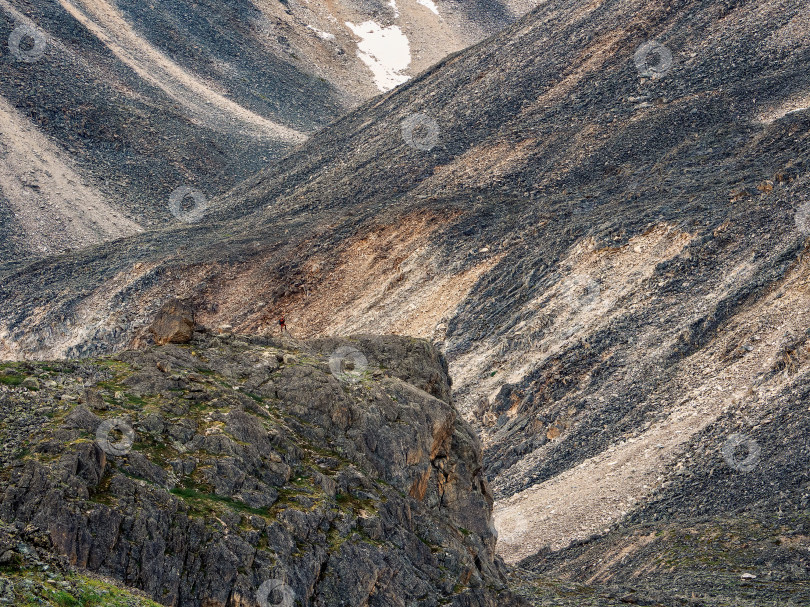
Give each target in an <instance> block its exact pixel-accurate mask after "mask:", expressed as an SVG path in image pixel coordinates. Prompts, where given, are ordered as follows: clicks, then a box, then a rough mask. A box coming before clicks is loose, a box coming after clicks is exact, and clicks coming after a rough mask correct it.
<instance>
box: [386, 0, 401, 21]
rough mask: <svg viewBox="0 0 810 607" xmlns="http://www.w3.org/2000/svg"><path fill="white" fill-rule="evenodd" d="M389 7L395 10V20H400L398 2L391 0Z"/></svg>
mask: <svg viewBox="0 0 810 607" xmlns="http://www.w3.org/2000/svg"><path fill="white" fill-rule="evenodd" d="M388 6H390V7H391V8H392V9H394V19H399V8H397V0H390V2H389V3H388Z"/></svg>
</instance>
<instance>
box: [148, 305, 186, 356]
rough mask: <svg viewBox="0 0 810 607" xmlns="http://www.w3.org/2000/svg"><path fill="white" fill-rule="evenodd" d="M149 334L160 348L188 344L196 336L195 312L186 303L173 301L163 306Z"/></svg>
mask: <svg viewBox="0 0 810 607" xmlns="http://www.w3.org/2000/svg"><path fill="white" fill-rule="evenodd" d="M149 332H150V333H151V334H152V336H153V337H154V339H155V343H156V344H158V345H159V346H162V345H165V344H187V343H188V342H190V341H191V336H192V335H193V334H194V310H193V309H192V308H191V306H190V305H189V304H188V303H186V302H183V301H180V300H179V299H171V300H169V301H167V302H166V303H165V304H163V307H162V308H161V309H160V311H159V312H158V313H157V316H155V320H153V321H152V324H151V326H150V327H149Z"/></svg>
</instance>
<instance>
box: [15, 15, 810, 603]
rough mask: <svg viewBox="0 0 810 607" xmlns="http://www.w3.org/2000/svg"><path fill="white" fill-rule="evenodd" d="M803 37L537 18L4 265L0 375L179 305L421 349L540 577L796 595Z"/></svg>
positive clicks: (778, 21) (665, 591) (678, 597)
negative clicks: (208, 191)
mask: <svg viewBox="0 0 810 607" xmlns="http://www.w3.org/2000/svg"><path fill="white" fill-rule="evenodd" d="M809 31H810V14H809V13H808V9H807V6H806V4H805V3H802V2H798V1H795V0H794V1H760V2H753V1H751V2H744V1H742V0H737V1H725V2H708V1H705V2H701V1H688V0H683V1H679V2H653V3H647V2H644V3H642V2H632V1H628V0H615V1H606V2H590V3H588V2H574V1H571V2H554V3H546V4H543V5H541V6H539V7H538V8H537V9H536V10H535V11H533V12H532V13H531V14H529V15H528V16H527V17H525V18H524V19H522V20H521V21H520V22H518V23H517V24H515V25H514V26H512V27H510V28H508V29H506V30H505V31H503V32H502V33H500V34H497V35H496V36H494V37H492V38H490V39H488V40H487V41H485V42H483V43H481V44H479V45H477V46H475V47H473V48H471V49H468V50H466V51H463V52H461V53H457V54H455V55H452V56H450V57H449V58H447V59H446V60H444V61H442V62H441V63H440V64H439V65H438V66H436V67H435V68H432V69H430V70H428V71H427V72H426V73H424V74H422V75H421V76H420V77H418V78H416V79H414V80H412V81H410V82H408V83H406V84H405V85H403V86H401V87H400V88H398V89H397V90H396V91H394V92H393V93H390V94H388V95H386V96H384V97H381V98H377V99H374V100H371V101H369V102H367V103H366V104H365V105H363V106H362V107H361V108H359V109H358V110H357V111H355V112H353V113H352V114H350V115H349V116H347V117H345V118H343V119H341V120H339V121H338V122H336V123H335V124H333V125H331V126H330V127H329V128H327V129H324V130H323V131H321V132H319V133H317V134H316V135H314V136H313V137H311V138H310V140H309V141H308V142H307V143H306V144H304V145H303V146H302V147H300V148H299V149H298V150H296V151H295V152H294V153H293V154H292V155H290V156H289V157H287V158H286V159H285V160H284V161H283V162H280V163H277V164H275V165H273V166H271V167H270V168H268V169H267V170H264V171H262V172H261V173H259V174H257V175H256V176H254V177H251V178H250V179H248V180H247V181H245V182H244V183H242V184H240V185H239V186H237V187H236V188H234V189H233V190H232V191H230V192H229V193H228V194H226V195H224V196H222V197H221V198H219V199H217V200H216V201H215V202H214V203H213V204H212V205H211V208H210V209H209V210H208V213H207V214H206V216H205V217H204V218H203V219H202V220H201V221H200V222H199V223H197V224H194V225H190V226H187V227H184V228H183V229H166V230H162V231H151V232H148V233H145V234H143V235H138V236H134V237H130V238H127V239H124V240H121V241H117V242H115V243H112V244H106V245H101V246H98V247H95V248H92V249H88V250H85V251H81V252H77V253H72V254H70V255H64V256H61V257H57V258H51V259H47V260H42V261H39V262H35V263H22V262H18V263H16V264H6V265H5V266H4V267H3V270H2V276H1V277H0V278H1V279H2V280H1V281H0V293H2V304H0V305H2V318H3V321H2V322H3V325H2V327H0V339H2V342H0V343H1V344H2V352H3V356H4V357H5V358H7V359H20V358H40V359H42V358H59V357H69V358H76V357H84V356H89V355H95V354H98V353H102V352H110V351H115V350H119V349H122V348H125V347H127V346H131V345H139V344H143V343H145V342H146V341H147V340H148V336H147V334H146V332H145V327H146V326H147V324H148V322H149V321H150V319H151V318H152V317H153V316H154V314H155V312H156V311H157V309H158V308H159V307H160V305H161V304H162V302H164V301H165V300H167V299H168V298H170V297H175V296H176V297H182V298H187V299H188V300H189V301H190V302H192V304H193V305H194V307H195V309H196V311H197V319H198V321H199V322H201V323H202V324H204V325H207V326H209V327H210V328H212V329H215V328H216V327H219V326H221V325H223V324H228V325H232V327H233V329H234V330H235V331H236V332H240V333H246V334H257V333H258V334H263V333H268V334H269V333H272V332H274V331H276V330H277V324H276V322H277V319H278V317H279V315H281V314H285V315H286V318H287V323H288V326H289V327H290V330H291V331H292V333H293V334H294V335H295V336H296V337H316V336H322V335H328V334H349V333H361V332H383V333H385V332H391V333H399V334H409V335H417V336H423V337H430V338H432V339H434V340H435V341H436V342H437V343H438V344H440V346H441V347H442V348H443V350H444V352H445V353H446V355H447V357H448V359H449V363H450V373H451V375H452V376H453V379H454V389H455V394H456V399H457V403H458V405H459V407H460V408H461V410H462V413H463V414H464V416H465V417H466V418H467V421H469V422H470V423H472V424H473V426H474V427H475V428H476V429H477V430H478V431H479V432H480V433H481V436H482V437H483V443H484V447H485V453H484V463H485V466H486V469H487V473H488V475H489V478H490V481H491V483H492V487H493V491H494V494H495V498H496V504H495V521H496V525H497V527H498V529H499V531H500V538H499V544H498V549H499V551H500V553H501V554H502V555H503V557H504V559H505V560H507V561H508V562H511V563H522V566H523V567H524V568H525V569H526V570H527V571H528V570H531V573H530V574H529V573H527V574H526V575H527V576H528V577H527V578H525V579H526V580H528V581H526V584H527V588H533V589H535V590H536V589H537V588H546V586H543V585H542V583H540V582H538V581H537V580H538V579H539V580H543V579H545V578H544V577H543V576H547V575H550V576H553V577H555V578H558V579H559V578H564V579H566V580H568V581H569V582H570V583H571V584H574V583H575V582H576V583H580V582H581V583H588V584H598V585H600V587H608V586H611V585H614V586H615V585H618V586H619V587H621V586H622V585H627V586H631V588H630V589H628V590H626V593H627V596H626V597H625V596H624V595H618V594H617V595H616V596H619V597H620V598H621V597H624V598H628V600H629V602H632V601H636V602H641V603H642V604H644V603H643V602H642V601H647V603H648V604H656V602H658V603H661V604H673V605H674V604H682V601H687V602H688V601H692V602H693V603H694V604H696V605H697V604H704V605H729V604H734V605H745V606H746V607H748V606H751V607H753V606H754V605H756V606H760V605H768V604H773V605H775V604H785V603H787V604H790V603H789V602H790V601H792V602H794V603H795V604H797V605H798V604H806V603H807V602H808V597H807V588H808V586H807V581H808V553H807V545H808V538H809V537H810V526H809V525H810V518H808V496H809V495H810V484H809V483H810V477H809V476H808V470H810V448H808V445H807V439H806V436H807V435H808V413H807V411H808V409H809V408H810V402H809V401H810V398H809V397H808V388H807V386H808V382H807V378H808V375H807V374H808V362H807V361H808V357H810V350H808V341H807V340H808V332H807V330H808V327H810V322H809V321H810V318H808V316H809V315H810V312H808V310H810V306H809V305H808V304H810V290H808V265H807V264H808V258H807V255H806V242H807V236H808V234H809V233H810V225H808V206H807V204H808V197H807V195H806V188H807V184H808V179H809V178H810V176H808V174H807V173H808V165H807V162H808V158H807V153H808V143H810V135H809V134H808V127H810V112H808V110H807V107H808V104H810V76H809V75H808V74H810V71H808V69H807V68H808V65H810V36H808V32H809ZM572 542H573V544H572ZM534 576H540V577H539V578H537V577H534ZM535 590H529V591H531V592H534V591H535ZM630 590H635V591H636V592H631V591H630ZM571 592H573V593H574V594H573V595H566V596H576V597H579V598H577V599H576V602H575V603H574V604H587V603H584V601H585V600H591V599H593V600H594V601H597V600H601V598H599V596H601V595H599V596H597V594H589V591H587V589H582V588H579V587H578V586H577V587H576V588H574V590H571ZM578 592H581V594H577V593H578ZM610 592H613V591H612V590H611V591H610ZM617 592H618V591H617ZM622 592H625V591H624V590H622ZM642 594H643V596H641V595H642ZM645 597H646V598H645ZM558 598H559V597H557V599H558ZM557 599H555V600H557ZM538 600H545V599H543V598H539V599H538ZM560 600H562V599H560ZM572 600H573V599H572ZM606 600H607V599H606ZM611 600H612V599H611ZM616 600H617V601H618V600H619V599H618V598H617V599H616ZM732 601H733V602H732ZM594 604H595V603H594Z"/></svg>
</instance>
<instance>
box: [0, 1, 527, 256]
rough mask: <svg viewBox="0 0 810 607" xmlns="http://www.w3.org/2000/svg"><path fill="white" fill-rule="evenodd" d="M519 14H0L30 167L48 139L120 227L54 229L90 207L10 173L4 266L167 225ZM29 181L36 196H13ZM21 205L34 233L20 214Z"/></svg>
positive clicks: (368, 9) (0, 90) (210, 8)
mask: <svg viewBox="0 0 810 607" xmlns="http://www.w3.org/2000/svg"><path fill="white" fill-rule="evenodd" d="M521 5H522V3H521V2H519V1H515V2H513V3H511V4H510V3H502V2H491V3H465V4H464V5H463V6H459V5H458V3H456V2H442V1H441V0H440V1H439V2H438V4H434V3H432V2H431V3H425V2H422V3H419V2H417V1H416V0H401V1H400V2H399V4H396V3H393V4H390V3H387V2H382V0H380V1H372V2H363V3H355V2H351V1H343V0H338V1H335V2H330V3H326V4H325V5H321V4H314V5H311V6H310V5H309V4H307V3H298V2H293V3H286V2H283V3H282V2H276V1H275V0H267V1H261V2H249V1H239V2H228V3H221V2H202V3H199V2H184V1H178V2H169V3H161V4H160V5H159V6H158V5H155V4H154V3H150V2H145V1H137V2H127V3H116V2H112V1H107V0H64V1H60V2H57V3H49V2H39V1H34V2H18V1H17V0H2V2H0V15H2V19H0V40H2V41H3V53H2V55H1V56H0V72H1V73H2V75H3V77H2V79H0V103H2V104H3V106H4V107H6V108H8V107H11V108H12V109H13V110H15V111H16V114H15V118H14V120H15V121H24V122H22V123H21V124H23V125H24V126H23V127H22V128H23V131H24V132H30V133H31V136H30V138H31V142H30V145H31V147H32V148H33V149H32V152H31V153H30V154H29V155H28V156H27V157H26V160H28V161H30V162H36V156H35V154H36V150H37V149H39V147H41V146H40V145H39V143H38V142H39V140H41V139H43V138H46V139H49V140H50V142H51V143H50V145H52V146H57V147H59V148H62V152H63V153H64V154H65V155H69V156H71V158H72V161H73V162H74V163H75V166H74V167H73V169H72V170H74V171H76V172H77V173H78V175H79V177H78V178H77V179H74V180H73V181H77V182H78V181H81V182H84V185H83V187H84V188H89V189H90V190H91V191H92V194H91V198H93V199H101V200H104V204H105V205H107V206H110V207H111V209H112V211H111V213H112V215H113V216H116V217H117V216H124V217H126V218H127V221H126V222H125V223H127V227H126V228H123V227H116V224H122V222H123V220H120V221H119V220H118V219H116V220H115V221H113V220H110V221H106V220H103V219H102V220H101V225H100V226H98V227H97V228H94V231H89V230H87V229H73V230H70V229H68V230H66V231H64V232H60V230H58V229H56V228H52V227H50V226H51V225H52V224H59V223H62V222H64V221H73V222H74V223H77V224H84V223H85V221H84V218H83V215H86V214H88V213H92V212H93V208H95V207H96V206H98V205H97V203H96V202H95V201H94V202H92V203H88V204H87V205H84V204H83V202H82V199H83V196H80V195H79V190H77V189H75V188H70V187H61V188H60V186H59V185H58V184H52V183H49V177H48V175H47V174H46V169H42V168H41V167H36V166H34V167H32V168H30V169H25V168H22V167H17V163H16V162H14V161H13V159H12V161H10V162H9V163H8V164H9V165H10V167H11V168H12V171H11V172H10V174H4V175H3V181H2V182H0V193H1V194H2V196H1V197H0V205H2V206H0V214H2V216H3V223H2V226H1V227H0V229H2V232H3V235H4V238H3V243H2V244H0V256H2V258H4V259H11V258H13V257H15V256H19V255H38V256H40V255H43V254H58V253H61V252H62V251H64V249H76V248H80V247H82V246H85V245H88V244H92V243H94V242H98V241H99V240H105V239H108V238H110V237H116V236H120V235H125V234H131V233H133V232H136V231H138V230H137V228H138V227H139V226H140V227H142V228H151V227H157V226H163V225H166V224H169V223H177V221H178V219H177V218H176V217H175V216H173V213H172V212H171V210H170V207H169V201H170V196H171V195H172V193H173V192H175V191H177V189H178V188H181V187H188V188H194V189H195V190H197V191H199V192H200V195H201V196H203V197H204V198H205V200H206V203H207V199H210V198H211V197H213V196H214V195H216V194H218V193H221V192H223V191H224V190H226V189H228V188H229V187H231V186H233V185H234V184H235V183H238V182H239V181H241V180H242V179H244V178H245V177H247V176H249V175H251V174H253V173H255V172H256V171H258V170H259V169H260V168H262V167H264V166H266V165H267V164H268V162H270V161H272V160H275V159H278V158H280V157H281V156H283V154H284V153H285V152H287V151H288V150H289V149H290V148H291V147H293V146H295V145H297V144H299V143H301V142H303V141H305V140H306V137H307V136H308V135H309V134H311V133H312V132H314V131H317V130H318V129H320V128H322V127H323V126H324V125H326V124H329V123H330V122H332V121H333V120H335V119H336V118H337V117H339V116H341V115H343V114H345V113H346V112H347V111H348V110H349V109H350V108H352V107H354V106H356V105H357V104H358V103H360V102H361V101H362V100H365V99H367V98H369V97H371V96H373V95H376V94H378V93H379V92H380V90H381V89H380V87H379V86H378V82H377V81H378V79H379V78H378V75H377V74H375V71H374V70H375V69H389V68H390V66H389V65H388V63H387V62H390V61H394V62H395V63H396V64H397V66H399V68H401V69H397V70H395V72H392V74H391V77H393V78H394V81H395V83H398V82H400V81H403V80H405V79H407V78H409V77H412V76H413V75H415V74H417V73H419V72H420V71H421V70H423V69H425V68H426V67H428V66H429V65H432V64H433V63H435V62H436V61H438V60H439V59H441V58H442V57H444V56H445V55H446V54H447V53H449V52H452V51H456V50H458V49H460V48H463V47H465V46H468V45H469V44H471V43H473V42H476V41H478V40H480V39H481V38H482V37H483V36H484V35H485V34H487V33H491V32H494V31H496V29H498V28H500V27H503V26H505V25H507V24H508V23H511V22H512V21H514V20H515V19H516V16H517V14H516V13H515V10H524V9H526V7H522V6H521ZM432 9H435V11H434V10H432ZM437 13H438V14H437ZM375 28H376V29H377V30H379V32H378V33H377V34H373V33H372V34H369V33H368V32H369V31H370V30H374V29H375ZM381 35H387V36H388V38H385V40H390V39H391V37H392V36H393V37H394V38H396V39H398V40H400V41H401V43H402V45H403V48H402V55H401V56H396V57H388V56H387V55H386V54H385V53H384V52H382V51H384V48H383V47H380V40H379V38H380V36H381ZM368 45H370V46H368ZM381 49H382V50H381ZM375 53H376V54H377V55H380V57H377V56H376V55H375ZM370 66H371V67H370ZM372 68H374V69H372ZM391 86H393V85H392V83H390V82H388V81H387V80H386V82H385V83H383V86H382V88H383V89H384V90H388V88H391ZM10 111H11V110H8V109H4V110H3V114H4V115H5V114H7V113H8V112H10ZM4 121H5V120H4ZM0 153H3V154H5V152H3V151H2V149H0ZM15 167H17V168H15ZM32 173H33V179H34V181H37V182H38V183H37V186H38V189H37V190H36V191H35V192H32V191H30V189H29V190H28V191H26V192H25V194H26V195H21V194H20V192H19V189H20V188H26V187H28V186H26V185H25V184H26V183H28V182H29V181H31V179H32ZM77 187H78V186H77ZM190 202H191V201H190V200H186V205H188V204H189V203H190ZM32 203H33V204H34V205H36V206H37V207H38V209H39V210H38V214H39V216H40V217H42V218H43V222H42V223H44V224H45V225H44V226H38V225H37V224H36V222H32V221H31V219H30V218H29V217H28V216H27V215H26V213H24V212H22V211H20V207H21V206H30V205H31V204H32ZM65 207H67V208H68V209H70V208H75V209H76V212H75V214H73V215H68V216H67V217H66V216H65V213H64V211H65ZM174 215H177V213H174ZM74 227H75V226H74Z"/></svg>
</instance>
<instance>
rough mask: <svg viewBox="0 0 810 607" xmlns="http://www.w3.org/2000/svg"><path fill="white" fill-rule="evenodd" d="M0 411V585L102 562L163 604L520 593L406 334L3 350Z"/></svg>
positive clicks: (433, 361)
mask: <svg viewBox="0 0 810 607" xmlns="http://www.w3.org/2000/svg"><path fill="white" fill-rule="evenodd" d="M0 415H1V416H2V422H1V423H0V483H2V485H1V486H2V490H0V529H2V530H3V533H2V534H0V537H2V538H3V544H4V545H3V546H0V560H2V559H3V555H5V561H4V562H3V563H0V586H2V591H3V596H0V601H3V600H6V601H11V602H14V601H21V600H23V599H24V600H28V598H25V597H29V598H30V597H31V596H33V595H32V592H33V593H34V594H37V593H38V594H37V595H38V596H39V598H38V599H37V600H36V601H35V602H34V603H32V604H61V603H59V602H54V601H55V599H53V597H52V596H51V595H52V594H53V593H56V592H59V593H63V594H64V593H67V594H70V596H71V597H74V598H73V599H72V600H76V598H75V597H78V596H79V594H80V593H81V592H85V591H86V590H87V586H88V584H91V582H92V584H95V586H93V588H94V589H95V588H97V586H99V585H103V584H102V582H95V581H92V580H95V577H93V578H92V579H91V578H88V577H86V576H101V577H99V579H105V580H111V581H112V583H113V584H116V585H117V586H118V589H110V588H107V587H105V588H106V589H105V590H104V592H106V593H108V594H107V596H113V595H115V596H118V595H117V594H115V593H120V591H121V590H122V589H123V590H124V591H126V592H130V591H131V592H133V593H134V594H133V595H132V596H141V595H143V596H145V597H148V598H149V599H151V600H154V601H157V602H158V603H160V604H163V605H172V606H178V607H226V606H227V607H254V606H256V605H259V606H261V607H268V606H270V605H284V606H285V607H292V606H293V605H314V606H327V605H329V606H338V605H346V606H360V605H363V606H366V605H368V606H382V605H385V606H392V605H402V606H403V607H404V606H407V607H411V606H420V607H427V606H436V605H457V606H459V607H461V606H464V607H467V606H469V607H488V606H492V607H495V606H496V605H498V606H503V605H520V604H522V601H521V600H520V599H518V598H515V597H514V596H512V595H511V594H510V593H509V591H508V589H507V585H506V578H505V576H504V574H505V568H504V566H503V564H502V563H501V562H500V561H499V559H498V558H497V557H496V556H495V554H494V548H495V539H496V535H495V531H494V528H493V526H492V516H491V512H492V497H491V495H490V493H489V490H488V488H487V484H486V481H485V480H484V477H483V475H482V466H481V461H482V456H481V448H480V445H479V443H478V440H477V438H476V436H475V434H474V433H473V432H472V431H471V429H470V428H469V427H468V425H467V424H466V423H465V422H464V421H463V420H462V419H461V418H460V416H459V415H458V414H457V413H456V410H455V408H454V406H453V403H452V401H451V399H450V379H449V377H448V374H447V366H446V362H445V361H444V359H443V358H442V357H441V356H440V354H439V353H438V352H437V351H436V350H435V349H434V348H433V347H432V346H431V345H430V344H428V343H426V342H424V341H420V340H414V339H407V338H399V337H371V336H360V337H356V338H351V339H322V340H317V341H309V342H298V341H292V340H285V341H280V340H273V339H266V338H261V339H259V338H256V339H244V338H235V337H232V336H213V335H209V334H201V333H195V334H194V339H193V340H192V341H191V342H190V343H188V344H168V345H164V346H153V347H149V348H145V349H142V350H138V351H128V352H123V353H121V354H119V355H116V356H113V357H105V358H97V359H88V360H83V361H71V362H56V363H55V362H51V363H28V362H23V363H12V364H5V365H2V368H0ZM32 538H33V539H32ZM35 546H36V548H35ZM32 553H38V554H44V555H47V556H48V558H53V559H56V561H57V562H56V563H55V564H54V565H53V567H52V569H51V571H54V572H56V571H58V572H59V577H58V579H57V576H56V574H55V573H51V574H50V575H51V578H52V579H51V578H49V577H48V576H47V574H46V572H47V570H48V566H47V565H46V566H43V565H42V563H43V562H44V561H43V560H42V559H40V558H39V557H37V558H34V561H33V564H32V563H28V564H27V565H25V564H24V561H25V559H26V558H28V559H29V560H30V559H31V558H33V557H31V556H30V555H31V554H32ZM43 558H44V557H43ZM37 564H38V565H39V568H37ZM26 567H28V568H29V569H28V570H26ZM43 567H44V568H43ZM26 571H28V573H26ZM54 579H57V582H58V583H59V584H61V585H62V586H63V587H56V586H54V587H53V588H51V589H50V590H49V588H50V586H49V584H50V585H51V586H53V584H56V583H57V582H54V581H53V580H54ZM88 580H90V581H88ZM105 583H106V582H105ZM34 591H36V592H34ZM93 592H96V590H93ZM71 593H72V594H71ZM31 600H34V599H33V598H32V599H31ZM65 600H67V599H65ZM132 600H133V601H135V600H136V599H134V598H133V599H132ZM137 600H139V601H144V602H143V603H142V604H144V605H145V604H147V602H146V599H137ZM69 604H72V603H69ZM77 604H83V603H77ZM87 604H95V603H92V602H89V603H87ZM99 604H101V603H99ZM132 604H136V603H135V602H132Z"/></svg>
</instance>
